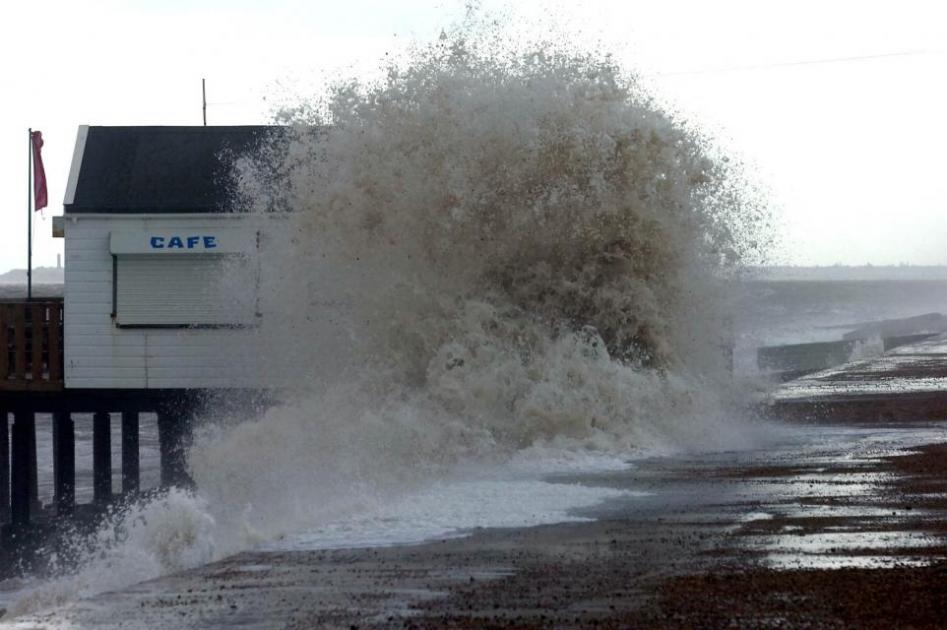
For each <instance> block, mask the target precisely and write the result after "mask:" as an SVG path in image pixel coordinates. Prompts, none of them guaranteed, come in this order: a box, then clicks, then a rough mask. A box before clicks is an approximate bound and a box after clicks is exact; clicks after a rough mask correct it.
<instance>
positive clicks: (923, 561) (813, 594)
mask: <svg viewBox="0 0 947 630" xmlns="http://www.w3.org/2000/svg"><path fill="white" fill-rule="evenodd" d="M804 432H806V433H809V434H810V437H809V438H807V440H806V441H805V442H804V443H798V442H796V443H787V444H784V445H783V446H781V447H777V448H772V449H766V450H761V451H754V452H744V453H718V454H711V455H699V456H693V457H677V458H665V459H654V460H647V461H643V462H638V463H636V465H635V466H634V467H633V468H631V469H630V470H628V471H622V472H617V473H609V474H595V475H583V476H570V477H563V478H560V479H558V481H562V482H563V483H584V484H592V485H605V486H611V487H618V488H629V489H633V490H635V491H641V490H644V491H647V492H649V493H651V494H650V495H649V496H645V497H642V496H629V497H627V498H625V499H621V500H617V501H612V502H610V503H608V504H606V505H604V506H601V507H600V508H597V509H595V510H593V511H589V512H587V513H586V514H585V515H586V516H589V517H590V518H592V519H594V520H590V521H588V522H582V523H569V524H559V525H549V526H541V527H533V528H525V529H506V530H502V529H501V530H481V531H477V532H474V533H472V535H470V536H469V537H466V538H454V539H446V540H438V541H434V542H430V543H425V544H422V545H414V546H398V547H387V548H374V549H353V550H332V551H305V552H304V551H293V552H278V553H277V552H247V553H243V554H239V555H237V556H234V557H232V558H229V559H227V560H224V561H221V562H217V563H214V564H211V565H208V566H205V567H201V568H198V569H195V570H192V571H187V572H184V573H180V574H177V575H173V576H168V577H165V578H161V579H158V580H155V581H152V582H147V583H143V584H140V585H137V586H133V587H130V588H128V589H125V590H123V591H120V592H116V593H107V594H103V595H100V596H97V597H95V598H92V599H91V600H87V601H84V602H80V603H78V604H74V605H72V606H70V607H69V608H68V609H66V610H62V611H59V612H56V613H48V614H45V615H39V616H37V617H33V618H32V619H31V620H25V619H19V620H17V621H18V622H21V623H22V625H20V626H19V627H48V625H49V624H50V622H66V624H67V625H68V627H90V628H91V627H95V628H118V627H122V628H146V627H147V628H224V627H228V628H229V627H234V626H239V627H247V628H312V627H342V628H349V627H353V626H357V627H390V626H394V627H417V628H440V627H457V628H482V627H497V628H509V627H513V628H530V627H629V626H631V627H634V626H641V627H723V626H732V625H733V624H736V625H739V626H744V627H772V626H786V625H788V626H806V627H816V628H834V627H846V626H852V625H857V626H866V627H890V626H891V625H893V624H900V625H912V626H914V627H942V626H943V625H944V623H945V613H944V612H943V611H947V580H945V578H947V562H945V558H947V425H943V424H933V425H931V424H929V425H922V426H906V425H903V424H902V425H898V426H897V427H890V428H888V427H879V426H878V425H874V426H872V427H870V428H865V429H858V428H852V427H842V428H826V427H811V429H806V430H805V431H804Z"/></svg>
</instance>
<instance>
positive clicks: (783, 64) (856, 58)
mask: <svg viewBox="0 0 947 630" xmlns="http://www.w3.org/2000/svg"><path fill="white" fill-rule="evenodd" d="M936 54H939V53H938V51H933V50H905V51H900V52H890V53H878V54H874V55H853V56H851V57H825V58H822V59H805V60H801V61H780V62H775V63H764V64H755V65H746V66H724V67H719V68H704V69H701V70H679V71H674V72H658V73H656V74H657V76H660V77H673V76H684V75H690V74H712V73H718V72H749V71H753V70H769V69H771V68H792V67H797V66H817V65H827V64H836V63H853V62H860V61H875V60H879V59H890V58H892V57H919V56H923V55H936Z"/></svg>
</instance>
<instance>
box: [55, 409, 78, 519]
mask: <svg viewBox="0 0 947 630" xmlns="http://www.w3.org/2000/svg"><path fill="white" fill-rule="evenodd" d="M53 428H54V431H53V457H54V466H53V476H54V478H53V487H54V495H55V501H56V514H57V515H58V516H70V515H72V514H73V513H75V509H76V428H75V422H74V421H73V419H72V415H71V414H69V413H66V412H59V413H55V414H53Z"/></svg>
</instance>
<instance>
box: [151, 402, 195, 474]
mask: <svg viewBox="0 0 947 630" xmlns="http://www.w3.org/2000/svg"><path fill="white" fill-rule="evenodd" d="M189 436H190V416H189V414H188V413H187V411H186V410H185V409H183V408H182V407H180V406H178V405H173V406H168V407H165V408H164V409H160V410H159V411H158V442H159V447H160V450H161V486H162V487H163V488H170V487H171V486H184V487H189V486H191V485H192V484H193V482H192V481H191V478H190V476H189V475H188V474H187V460H186V454H187V447H188V446H189V444H188V442H189Z"/></svg>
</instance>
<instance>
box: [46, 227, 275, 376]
mask: <svg viewBox="0 0 947 630" xmlns="http://www.w3.org/2000/svg"><path fill="white" fill-rule="evenodd" d="M260 221H261V219H260V218H257V217H253V216H250V215H239V214H201V215H115V214H110V215H92V214H82V215H67V216H66V217H65V221H64V228H65V240H66V242H65V252H66V264H65V342H64V352H65V379H66V387H67V388H149V389H158V388H238V387H240V388H243V387H251V388H252V387H261V386H271V385H273V384H274V383H273V382H272V381H273V378H274V375H273V373H272V370H261V367H262V366H261V365H260V363H259V352H258V339H259V338H260V336H261V335H260V329H259V328H256V329H254V328H249V329H141V328H119V327H117V326H116V325H115V323H114V322H113V320H112V317H111V312H112V256H111V253H110V251H109V234H110V232H112V231H117V230H142V231H148V230H152V231H170V230H180V231H181V232H185V233H195V232H201V231H202V230H208V229H214V228H222V227H242V226H246V227H248V228H253V229H256V228H257V227H258V223H259V222H260ZM252 284H253V282H251V281H249V280H248V287H247V290H253V287H252ZM266 320H267V318H266V314H265V313H264V314H263V317H262V318H261V322H260V328H262V327H263V326H265V325H266ZM264 374H265V376H264Z"/></svg>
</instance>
